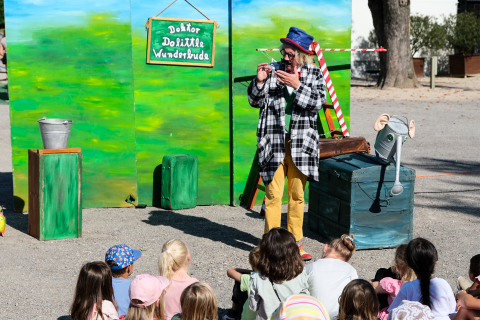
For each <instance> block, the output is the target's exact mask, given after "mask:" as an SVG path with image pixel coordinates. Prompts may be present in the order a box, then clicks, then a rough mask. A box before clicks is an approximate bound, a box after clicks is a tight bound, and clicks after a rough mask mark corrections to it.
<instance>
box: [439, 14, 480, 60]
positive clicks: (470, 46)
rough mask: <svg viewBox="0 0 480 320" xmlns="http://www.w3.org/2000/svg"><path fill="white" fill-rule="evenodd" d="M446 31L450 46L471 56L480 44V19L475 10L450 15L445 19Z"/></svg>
mask: <svg viewBox="0 0 480 320" xmlns="http://www.w3.org/2000/svg"><path fill="white" fill-rule="evenodd" d="M445 33H446V39H447V42H448V45H449V46H450V48H452V49H454V50H456V51H458V53H460V54H463V55H464V56H471V55H472V54H473V53H474V52H475V48H476V47H477V46H479V45H480V21H479V19H478V18H477V16H476V15H475V14H474V13H473V12H464V13H460V14H458V15H450V16H449V17H448V18H447V19H445Z"/></svg>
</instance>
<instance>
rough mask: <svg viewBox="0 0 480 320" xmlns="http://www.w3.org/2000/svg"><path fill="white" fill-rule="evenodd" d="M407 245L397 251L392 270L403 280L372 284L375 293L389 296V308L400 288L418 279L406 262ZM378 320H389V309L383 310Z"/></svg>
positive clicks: (385, 279)
mask: <svg viewBox="0 0 480 320" xmlns="http://www.w3.org/2000/svg"><path fill="white" fill-rule="evenodd" d="M406 253H407V245H406V244H401V245H399V246H398V247H397V250H396V251H395V260H394V261H393V267H392V269H393V270H395V272H396V273H398V274H399V276H400V278H401V280H397V279H393V278H390V277H386V278H383V279H382V280H380V281H375V282H372V286H373V288H374V289H375V292H376V293H377V295H378V294H388V306H390V305H391V304H392V302H393V299H395V297H396V296H397V294H398V291H400V288H401V287H402V285H403V284H404V283H405V282H409V281H413V280H415V279H417V276H415V272H413V270H412V268H410V267H409V266H408V264H407V260H406ZM377 318H379V319H380V320H387V318H388V307H385V308H383V309H382V310H380V311H379V312H378V315H377Z"/></svg>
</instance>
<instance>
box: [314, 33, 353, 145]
mask: <svg viewBox="0 0 480 320" xmlns="http://www.w3.org/2000/svg"><path fill="white" fill-rule="evenodd" d="M312 47H313V48H312ZM312 49H313V50H312ZM310 50H311V51H315V54H316V55H317V59H318V63H319V64H320V69H321V70H322V73H323V77H324V78H325V83H326V84H327V90H328V93H329V94H330V98H331V100H332V104H333V109H335V113H336V114H337V119H338V123H339V124H340V128H341V129H342V134H343V136H344V137H348V136H350V133H348V128H347V123H346V122H345V119H344V118H343V113H342V109H340V103H339V102H338V99H337V94H336V93H335V88H334V87H333V83H332V79H331V78H330V74H329V73H328V69H327V64H326V63H325V59H324V58H323V53H322V50H321V48H320V45H319V44H318V42H317V41H314V42H313V43H312V44H311V45H310Z"/></svg>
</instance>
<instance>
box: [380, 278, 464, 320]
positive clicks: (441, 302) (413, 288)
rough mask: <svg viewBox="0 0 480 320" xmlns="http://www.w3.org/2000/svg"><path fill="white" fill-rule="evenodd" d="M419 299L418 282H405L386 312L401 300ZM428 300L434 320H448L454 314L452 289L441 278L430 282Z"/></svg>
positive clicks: (420, 294)
mask: <svg viewBox="0 0 480 320" xmlns="http://www.w3.org/2000/svg"><path fill="white" fill-rule="evenodd" d="M421 297H422V293H421V291H420V280H418V279H417V280H415V281H411V282H406V283H404V284H403V286H402V288H401V289H400V291H399V292H398V294H397V296H396V297H395V300H393V302H392V304H391V305H390V307H389V308H388V312H391V311H392V310H393V309H395V308H396V307H398V306H399V305H400V304H401V303H402V301H403V300H409V301H418V302H421V301H420V300H421ZM430 300H431V303H432V313H433V315H434V316H435V319H436V320H449V319H450V318H449V317H448V315H449V314H452V313H454V312H455V309H456V307H457V305H456V303H455V297H454V296H453V291H452V288H451V287H450V285H449V284H448V282H447V281H445V280H443V279H441V278H433V279H431V280H430Z"/></svg>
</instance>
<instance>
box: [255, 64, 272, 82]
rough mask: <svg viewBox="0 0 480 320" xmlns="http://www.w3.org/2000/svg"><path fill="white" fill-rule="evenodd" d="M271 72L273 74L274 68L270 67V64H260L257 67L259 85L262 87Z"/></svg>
mask: <svg viewBox="0 0 480 320" xmlns="http://www.w3.org/2000/svg"><path fill="white" fill-rule="evenodd" d="M270 72H272V68H271V67H270V66H268V63H260V64H259V65H258V66H257V85H262V84H263V82H264V81H265V80H266V79H267V77H268V75H269V74H270Z"/></svg>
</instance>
